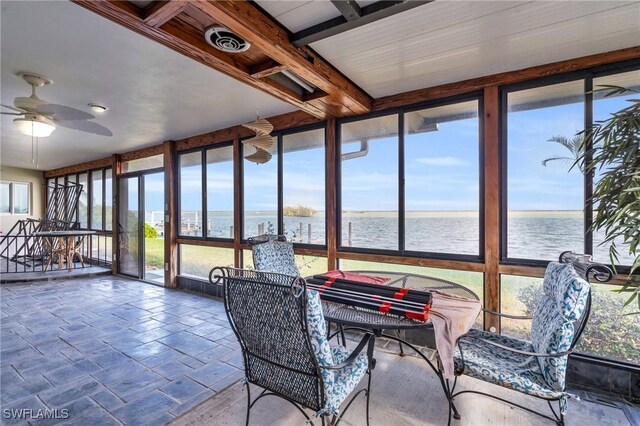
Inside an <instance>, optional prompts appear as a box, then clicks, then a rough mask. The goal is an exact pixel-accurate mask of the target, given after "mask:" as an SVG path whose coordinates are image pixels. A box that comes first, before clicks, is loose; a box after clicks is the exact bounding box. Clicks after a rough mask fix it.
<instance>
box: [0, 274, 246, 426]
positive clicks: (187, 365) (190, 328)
mask: <svg viewBox="0 0 640 426" xmlns="http://www.w3.org/2000/svg"><path fill="white" fill-rule="evenodd" d="M0 291H1V293H0V296H1V298H0V318H1V335H0V338H1V340H0V373H1V376H0V402H1V404H2V407H3V415H2V418H1V421H2V424H14V423H15V424H25V423H26V421H25V420H18V419H7V418H5V415H4V414H5V410H6V409H10V410H11V409H34V411H33V412H32V413H33V415H34V416H35V414H37V409H44V408H48V409H58V410H59V413H60V414H61V417H62V416H64V413H65V412H63V411H62V410H63V409H66V410H67V411H66V412H67V413H68V418H67V419H66V420H65V419H58V420H51V419H50V420H42V419H36V420H35V421H34V420H33V419H31V421H30V423H34V424H53V423H65V422H66V423H67V424H75V425H78V424H101V425H103V424H104V425H107V424H121V423H124V424H136V425H144V424H154V425H159V424H164V423H166V422H167V421H169V420H171V419H172V418H174V417H176V416H178V415H180V414H182V413H184V412H185V411H187V410H189V409H191V408H192V407H194V406H195V405H197V404H199V403H200V402H202V401H203V400H205V399H207V398H209V397H210V396H212V395H214V394H215V393H217V392H220V391H221V390H222V389H224V388H226V387H227V386H229V385H231V384H233V383H234V382H236V381H237V380H239V379H240V378H241V377H242V372H241V370H240V369H241V368H242V360H241V354H240V351H239V349H238V344H237V342H236V339H235V336H234V335H233V333H232V331H231V329H230V328H229V325H228V322H227V319H226V315H225V313H224V306H223V304H222V303H221V302H220V301H219V300H217V299H213V298H209V297H206V296H202V295H196V294H191V293H188V292H184V291H178V290H168V289H164V288H161V287H157V286H154V285H151V284H144V283H141V282H137V281H131V280H127V279H125V278H120V277H112V276H99V277H93V278H84V279H83V278H80V279H72V280H65V281H53V282H41V283H30V284H17V285H6V284H5V285H2V287H1V288H0ZM27 415H28V414H27Z"/></svg>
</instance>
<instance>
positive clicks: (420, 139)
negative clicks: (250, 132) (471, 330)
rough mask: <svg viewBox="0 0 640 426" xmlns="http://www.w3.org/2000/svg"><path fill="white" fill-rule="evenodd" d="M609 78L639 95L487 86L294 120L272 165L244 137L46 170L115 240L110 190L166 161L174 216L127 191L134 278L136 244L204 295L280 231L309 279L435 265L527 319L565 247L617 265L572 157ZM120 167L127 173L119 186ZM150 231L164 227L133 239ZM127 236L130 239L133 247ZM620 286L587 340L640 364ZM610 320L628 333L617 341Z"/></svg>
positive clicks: (606, 297)
mask: <svg viewBox="0 0 640 426" xmlns="http://www.w3.org/2000/svg"><path fill="white" fill-rule="evenodd" d="M602 86H624V87H629V88H635V89H637V88H640V71H639V70H638V64H637V63H636V62H634V61H627V62H623V63H616V64H608V65H603V66H599V67H592V68H586V69H584V70H581V71H576V72H572V73H560V74H557V75H554V76H551V77H544V78H538V79H535V78H534V79H528V80H526V81H523V82H516V83H510V84H504V85H500V84H498V85H492V86H488V87H485V88H484V89H482V90H474V91H470V92H469V93H467V94H462V95H455V96H448V97H441V98H434V99H428V100H424V101H422V102H418V103H413V104H409V105H407V106H402V107H396V108H392V109H390V110H381V111H379V112H376V113H372V114H369V115H365V116H356V117H350V118H346V119H339V120H333V119H330V120H327V121H324V122H311V123H304V122H302V123H301V122H298V123H296V122H293V124H292V125H287V126H280V127H277V128H276V131H275V132H274V133H273V134H272V137H273V142H274V143H273V146H272V147H271V148H270V153H271V155H272V158H271V160H270V161H269V162H268V163H266V164H255V163H252V162H250V161H248V160H246V159H244V158H243V157H244V156H246V155H247V154H248V153H250V152H251V149H252V148H251V147H249V146H247V145H246V144H245V143H244V140H246V138H247V136H246V135H244V134H243V133H240V134H238V137H237V138H234V139H225V138H224V137H221V138H220V139H217V138H218V136H214V137H213V138H210V140H212V141H213V142H199V143H198V144H199V145H201V146H194V144H193V143H192V142H191V141H190V140H185V141H184V142H183V141H176V142H165V144H164V146H161V147H159V148H154V149H153V150H140V151H137V152H133V153H129V154H127V160H125V161H123V160H121V159H120V157H119V156H115V157H114V158H113V159H110V160H111V161H113V162H114V163H113V165H112V167H108V168H105V169H100V170H99V171H94V170H89V171H82V172H79V173H78V172H76V173H73V174H68V175H65V176H59V177H56V178H53V177H51V178H49V179H50V181H51V182H54V181H55V182H59V183H62V182H65V179H66V181H67V182H80V183H84V184H85V185H87V190H86V191H84V192H83V195H82V197H81V200H80V204H79V208H78V213H77V215H78V220H79V221H80V222H81V223H82V224H84V225H85V226H88V227H89V229H98V230H101V231H103V232H107V231H109V230H110V229H111V227H112V213H111V209H112V203H111V200H110V198H113V197H116V198H117V197H122V193H123V190H124V189H123V188H124V187H122V185H124V184H125V182H127V181H132V179H134V178H133V177H131V176H137V174H141V173H147V172H146V171H149V170H150V171H152V172H153V171H158V170H164V171H165V174H164V177H162V175H161V174H158V175H157V176H158V177H159V179H160V180H157V179H156V180H157V182H155V184H154V185H155V190H157V191H160V192H159V193H155V195H154V196H156V198H157V196H158V195H159V196H160V197H167V202H166V203H165V205H164V209H163V208H162V205H161V204H159V203H158V202H154V203H153V208H151V207H150V208H146V209H144V212H142V211H141V212H140V213H139V217H138V213H135V212H134V213H132V212H133V211H134V210H136V209H137V208H138V207H137V206H136V205H135V203H136V202H137V201H138V199H139V196H137V195H134V196H133V198H135V201H133V204H131V205H132V206H133V207H132V208H133V210H132V211H130V212H129V213H128V215H129V216H131V215H132V214H133V215H134V216H136V217H138V219H136V220H135V222H136V225H135V226H136V229H135V230H134V233H136V235H135V236H134V237H133V239H131V238H132V237H131V236H128V238H127V233H126V231H124V232H122V227H123V224H124V222H123V223H120V224H119V225H118V226H119V228H120V229H121V232H120V233H119V234H118V235H114V238H113V239H114V241H116V240H119V242H118V243H117V244H118V245H119V247H120V250H117V251H118V253H120V260H119V263H116V264H114V267H113V268H114V271H115V272H120V273H124V274H131V271H130V270H129V269H130V268H129V267H130V266H131V264H132V263H131V259H129V260H127V259H128V257H131V256H132V255H134V254H135V253H137V251H138V250H140V252H141V253H142V252H145V253H146V258H147V259H151V260H150V261H149V262H146V263H144V265H146V266H144V265H143V266H139V264H141V263H140V262H143V261H142V260H140V259H141V256H138V257H136V259H138V258H140V259H138V260H136V261H135V262H133V263H135V265H134V269H136V271H134V272H135V273H134V275H135V276H139V275H140V274H139V273H138V272H137V271H138V270H142V268H145V269H149V268H150V266H149V264H150V263H151V264H152V265H154V266H151V268H158V269H159V270H162V269H164V270H165V272H166V275H165V276H164V277H163V276H162V275H163V274H156V275H157V277H156V276H154V277H155V278H154V279H155V280H159V282H164V284H165V285H167V286H176V285H177V286H187V287H189V286H195V287H197V288H200V287H201V285H200V284H194V282H197V281H198V280H205V279H206V278H207V276H208V273H209V270H210V269H211V267H212V266H216V265H217V266H236V267H249V268H251V267H253V265H252V259H251V253H250V251H249V249H250V247H249V245H248V244H247V238H249V237H252V236H255V235H260V234H277V235H284V236H286V238H287V239H288V240H289V241H292V242H293V243H294V246H295V251H296V261H297V263H298V266H299V268H300V271H301V273H302V274H303V275H312V274H314V273H320V272H323V271H326V270H329V269H336V268H340V269H349V270H368V269H369V270H372V269H377V270H380V269H382V270H396V271H406V272H418V273H427V274H428V275H431V276H436V277H441V278H444V279H452V280H455V281H456V282H459V283H461V284H463V285H465V286H467V287H468V288H469V289H471V290H472V291H474V292H475V293H476V294H477V295H478V296H479V297H480V298H481V300H482V301H483V303H484V304H485V306H486V307H487V308H488V309H490V308H493V309H494V310H496V311H500V312H504V313H509V314H522V315H524V314H528V313H531V310H532V309H533V308H532V306H533V305H532V303H533V301H534V300H535V298H536V294H538V293H537V292H539V291H540V290H539V289H540V282H541V281H540V278H541V276H542V271H543V268H544V266H545V265H546V264H547V262H549V261H550V260H553V259H555V258H556V257H557V255H558V253H560V252H562V251H564V250H573V251H575V252H584V253H589V254H592V255H593V257H594V259H595V260H596V261H600V262H605V263H608V246H607V245H603V244H601V242H602V241H603V238H604V234H603V232H602V231H595V232H594V231H592V230H591V228H590V224H591V220H592V217H593V214H592V209H593V206H592V205H590V202H589V198H590V195H591V192H592V190H593V185H594V183H595V182H597V180H598V174H596V175H595V176H593V178H592V177H590V176H587V175H585V174H584V173H582V171H581V169H580V167H579V166H577V165H574V162H575V158H576V155H577V153H576V152H575V151H571V149H570V148H571V146H573V145H571V141H572V140H573V139H574V138H575V136H574V135H575V134H576V133H577V132H578V131H579V130H580V129H581V128H583V127H585V126H589V125H590V124H591V123H595V122H596V121H598V120H601V119H604V118H606V117H607V116H608V115H609V114H611V113H613V112H615V111H617V110H618V109H620V108H621V107H623V106H624V105H625V103H626V102H627V101H628V99H630V97H631V95H623V96H611V97H610V96H605V95H606V92H604V91H595V92H594V91H593V89H594V88H598V87H602ZM215 134H216V133H215V132H214V133H213V135H215ZM563 141H568V142H569V143H562V142H563ZM160 148H162V150H160ZM160 151H162V153H160V154H159V153H158V152H160ZM149 153H151V154H152V155H151V156H149ZM163 164H164V168H162V169H160V168H159V167H162V165H163ZM112 170H120V172H119V173H117V175H118V179H120V182H121V184H120V187H118V186H117V185H116V184H115V182H116V180H115V179H113V178H112ZM127 176H129V177H128V178H127ZM135 179H137V178H135ZM114 194H115V195H114ZM133 198H131V197H129V202H130V203H131V201H130V200H133ZM89 201H90V202H89ZM124 201H127V199H126V198H121V201H120V207H121V209H122V208H124V206H125V205H126V203H125V202H124ZM125 210H131V209H128V208H125ZM122 214H124V213H122V212H121V216H122ZM86 218H91V223H89V222H88V221H87V220H85V219H86ZM167 218H169V221H167ZM143 222H144V223H143ZM143 225H144V227H145V228H147V227H151V228H153V229H154V230H155V231H156V232H155V233H153V232H152V233H151V234H150V235H149V234H146V233H145V235H144V237H142V236H138V233H139V232H138V230H137V229H138V228H137V227H138V226H143ZM124 228H125V229H127V226H125V227H124ZM137 238H140V239H141V240H142V241H143V242H144V244H139V242H138V241H137V240H136V239H137ZM126 240H128V241H129V244H130V245H133V246H136V248H135V249H133V250H132V251H129V252H127V251H126V250H124V251H123V249H122V247H123V246H122V245H123V244H124V243H123V241H126ZM113 244H116V243H115V242H114V243H113ZM145 250H146V251H145ZM167 250H168V251H167ZM632 260H633V258H632V256H631V255H630V254H629V253H628V252H627V251H625V250H624V247H622V250H620V262H621V264H622V265H627V268H628V266H630V264H631V262H632ZM127 265H128V266H127ZM128 268H129V269H128ZM619 271H620V272H621V273H624V271H625V267H624V266H623V267H621V268H619ZM143 275H144V276H140V277H141V278H143V279H145V278H148V277H146V274H143ZM620 284H621V282H618V284H609V285H599V286H596V288H595V292H594V301H595V303H594V309H593V313H592V315H593V318H592V319H593V321H592V325H590V326H589V327H588V328H587V331H586V334H585V337H584V339H583V341H582V343H581V345H580V346H579V350H580V352H581V354H584V355H585V356H586V357H587V358H589V359H590V357H595V358H603V359H609V360H615V361H616V362H623V363H629V364H630V365H635V364H637V363H638V362H639V361H640V358H639V356H640V352H638V351H639V349H638V348H640V341H639V340H638V337H637V336H640V328H638V327H639V326H638V324H637V321H634V320H633V317H617V316H615V315H611V312H612V311H615V312H619V311H621V310H622V307H623V304H624V301H625V294H621V293H617V292H616V291H615V290H618V289H620V288H621V286H620ZM479 324H480V325H482V326H483V327H484V328H486V329H494V330H498V331H500V332H502V333H504V334H507V335H513V336H519V337H524V336H526V335H527V333H528V332H529V330H528V328H527V327H528V326H527V325H522V324H518V323H517V322H516V323H514V322H513V321H511V320H506V319H503V320H502V321H498V319H497V318H495V317H493V316H492V315H489V314H486V315H485V316H484V317H483V318H480V319H479ZM614 327H615V328H617V331H618V332H617V333H613V334H612V333H609V331H608V330H611V329H613V328H614ZM612 339H613V340H612ZM595 358H594V359H595Z"/></svg>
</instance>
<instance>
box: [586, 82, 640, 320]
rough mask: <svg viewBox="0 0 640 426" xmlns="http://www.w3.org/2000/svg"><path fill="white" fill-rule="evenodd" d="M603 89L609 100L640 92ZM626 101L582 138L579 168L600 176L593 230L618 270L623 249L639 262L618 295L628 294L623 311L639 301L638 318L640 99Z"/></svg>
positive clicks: (594, 194) (639, 276)
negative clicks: (602, 237) (620, 248)
mask: <svg viewBox="0 0 640 426" xmlns="http://www.w3.org/2000/svg"><path fill="white" fill-rule="evenodd" d="M600 90H606V91H607V94H606V96H616V95H623V94H629V93H638V91H637V90H632V89H625V88H622V87H615V86H605V87H603V89H600ZM628 101H629V105H628V106H627V107H625V108H623V109H621V110H620V111H618V112H615V113H613V114H611V116H610V117H609V118H607V119H606V120H603V121H598V122H596V123H594V125H593V126H592V127H591V128H589V129H587V130H585V131H583V132H580V133H579V134H578V136H580V137H582V138H583V141H582V148H581V149H580V153H579V157H578V159H577V161H576V163H575V165H577V166H579V167H580V169H581V170H583V171H585V173H591V174H592V175H594V174H595V172H596V171H598V172H600V178H599V179H598V181H597V182H595V186H594V190H593V196H592V202H593V206H595V211H594V218H593V224H592V229H593V230H603V231H604V233H605V240H604V242H603V244H610V249H609V256H610V258H611V264H612V265H613V267H614V269H615V267H616V266H617V265H619V261H618V254H619V251H618V246H619V245H625V246H628V250H629V253H630V254H631V255H632V256H633V257H634V258H635V261H634V262H633V265H632V267H631V271H630V273H629V276H628V277H627V280H626V283H625V285H624V286H623V288H622V289H621V290H620V291H622V292H628V293H630V297H629V299H628V300H627V301H626V303H625V307H626V306H630V305H632V304H633V302H634V300H635V301H637V310H636V309H633V310H632V312H630V313H628V314H627V315H629V314H640V99H629V100H628ZM634 306H635V304H634Z"/></svg>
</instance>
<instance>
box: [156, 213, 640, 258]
mask: <svg viewBox="0 0 640 426" xmlns="http://www.w3.org/2000/svg"><path fill="white" fill-rule="evenodd" d="M207 214H208V222H209V226H208V228H209V235H210V236H211V237H218V238H229V237H230V236H231V235H232V233H233V228H232V227H233V215H232V212H208V213H207ZM154 216H158V217H162V216H161V214H158V213H155V214H154ZM149 220H150V214H149V212H148V213H147V221H149ZM342 222H343V223H342V245H343V246H351V247H362V248H377V249H388V250H397V248H398V246H397V241H398V218H397V216H396V215H394V213H392V212H358V213H355V212H353V213H351V212H350V213H345V215H344V216H343V219H342ZM182 225H183V226H182V229H183V231H182V232H183V234H187V233H188V234H190V235H198V233H199V232H201V218H199V217H196V214H195V212H184V213H183V216H182ZM196 225H197V227H196ZM270 226H271V227H272V229H271V232H273V233H276V232H277V217H276V214H275V212H247V213H246V215H245V218H244V227H245V228H244V229H245V231H244V234H245V235H244V236H245V238H246V237H250V236H253V235H258V234H259V233H260V231H264V232H268V231H270V229H269V227H270ZM284 226H285V230H284V231H285V232H284V234H285V235H286V236H287V238H288V239H289V240H293V241H296V242H303V243H312V244H313V243H315V244H324V234H325V218H324V214H323V212H319V213H318V214H316V215H315V216H314V217H285V218H284ZM405 228H406V229H405V232H406V235H405V247H406V250H411V251H429V252H437V253H456V254H469V255H477V254H478V253H479V245H480V242H479V229H480V223H479V219H478V217H477V215H475V216H474V215H473V214H472V213H468V212H408V213H407V218H406V219H405ZM349 229H351V233H349ZM507 232H508V237H509V238H508V240H509V245H508V253H509V257H512V258H524V259H542V260H550V259H556V258H557V257H558V255H559V254H560V253H561V252H562V251H564V250H573V251H575V252H583V251H584V242H583V237H582V235H583V220H582V212H580V211H563V212H550V211H549V212H535V211H527V212H510V213H509V218H508V227H507ZM603 239H604V234H603V233H596V234H595V235H594V246H595V247H594V251H595V254H594V257H595V259H596V260H598V261H601V262H608V259H609V254H608V247H604V246H598V245H597V244H598V243H600V242H601V241H602V240H603ZM618 247H619V252H620V260H621V262H622V263H623V264H631V263H632V261H633V258H632V257H631V256H629V255H628V254H627V253H626V252H625V248H624V247H621V246H620V245H619V246H618Z"/></svg>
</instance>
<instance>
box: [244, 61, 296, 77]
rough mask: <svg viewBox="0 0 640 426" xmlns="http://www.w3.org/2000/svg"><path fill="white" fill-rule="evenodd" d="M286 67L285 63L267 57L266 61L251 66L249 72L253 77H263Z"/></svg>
mask: <svg viewBox="0 0 640 426" xmlns="http://www.w3.org/2000/svg"><path fill="white" fill-rule="evenodd" d="M286 69H287V67H286V66H285V65H282V64H279V63H277V62H276V61H274V60H273V59H269V60H268V61H265V62H262V63H259V64H257V65H254V66H252V67H251V69H250V71H249V72H250V73H251V77H253V78H265V77H268V76H270V75H273V74H277V73H279V72H282V71H284V70H286Z"/></svg>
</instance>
